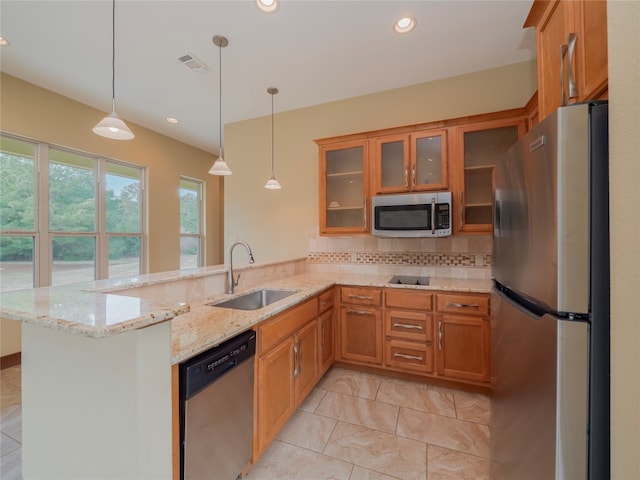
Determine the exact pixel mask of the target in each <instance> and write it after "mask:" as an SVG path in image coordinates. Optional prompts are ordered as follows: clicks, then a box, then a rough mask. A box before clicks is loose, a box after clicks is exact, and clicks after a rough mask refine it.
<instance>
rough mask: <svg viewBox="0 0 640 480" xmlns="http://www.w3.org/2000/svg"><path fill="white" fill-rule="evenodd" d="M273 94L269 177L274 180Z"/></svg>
mask: <svg viewBox="0 0 640 480" xmlns="http://www.w3.org/2000/svg"><path fill="white" fill-rule="evenodd" d="M273 95H274V94H273V93H272V94H271V177H272V178H275V173H274V169H273Z"/></svg>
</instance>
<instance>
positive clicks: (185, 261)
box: [179, 177, 204, 269]
mask: <svg viewBox="0 0 640 480" xmlns="http://www.w3.org/2000/svg"><path fill="white" fill-rule="evenodd" d="M202 184H203V182H202V181H201V180H194V179H191V178H185V177H181V178H180V191H179V192H180V193H179V194H180V269H186V268H196V267H201V266H202V265H203V258H202V242H203V236H202V231H203V228H202V218H203V214H202V205H203V203H204V202H203V201H202Z"/></svg>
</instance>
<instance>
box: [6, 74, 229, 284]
mask: <svg viewBox="0 0 640 480" xmlns="http://www.w3.org/2000/svg"><path fill="white" fill-rule="evenodd" d="M0 93H1V100H2V101H1V102H0V108H1V109H0V120H1V122H2V123H0V128H1V129H2V130H3V131H5V132H10V133H15V134H18V135H22V136H25V137H29V138H32V139H35V140H40V141H43V142H48V143H52V144H55V145H60V146H63V147H69V148H74V149H77V150H81V151H84V152H88V153H93V154H97V155H104V156H106V157H110V158H114V159H118V160H123V161H127V162H131V163H135V164H138V165H143V166H146V167H148V168H147V172H148V184H147V198H148V201H149V209H148V210H149V215H148V219H147V221H148V233H149V251H148V260H149V272H150V273H152V272H162V271H166V270H176V269H178V268H179V266H180V260H179V231H180V218H179V214H180V204H179V201H178V188H179V179H180V175H185V176H188V177H192V178H197V179H200V180H204V181H206V194H205V195H206V198H207V207H208V208H207V218H206V223H207V229H208V230H207V245H206V257H207V264H208V265H215V264H218V263H221V257H220V254H219V252H220V251H221V250H220V249H219V245H218V243H219V241H220V237H221V232H220V230H221V228H220V227H221V222H222V219H221V215H220V214H219V213H218V206H219V205H220V204H221V202H222V189H221V187H220V185H219V179H218V178H217V177H213V176H211V175H208V174H207V170H208V169H209V167H210V166H211V164H212V163H213V160H214V159H215V156H214V155H212V154H210V153H207V152H204V151H202V150H199V149H197V148H194V147H191V146H189V145H186V144H184V143H181V142H178V141H176V140H173V139H171V138H169V137H166V136H164V135H160V134H158V133H155V132H152V131H151V130H147V129H146V128H143V127H140V126H137V125H134V124H132V123H131V122H127V123H128V124H129V126H130V128H131V129H132V130H133V132H134V133H135V134H136V138H135V139H133V140H129V141H114V140H109V139H105V138H102V137H100V136H98V135H95V134H94V133H93V132H92V131H91V128H92V127H93V126H94V125H95V124H96V123H98V122H99V121H100V119H101V118H102V117H104V115H105V112H101V111H99V110H96V109H94V108H91V107H88V106H86V105H83V104H81V103H78V102H76V101H73V100H71V99H69V98H67V97H63V96H61V95H57V94H55V93H53V92H51V91H49V90H45V89H42V88H39V87H37V86H35V85H33V84H30V83H27V82H24V81H22V80H20V79H18V78H16V77H12V76H9V75H6V74H4V73H3V74H2V77H1V83H0ZM125 120H126V119H125Z"/></svg>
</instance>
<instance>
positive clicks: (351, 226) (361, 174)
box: [319, 138, 369, 234]
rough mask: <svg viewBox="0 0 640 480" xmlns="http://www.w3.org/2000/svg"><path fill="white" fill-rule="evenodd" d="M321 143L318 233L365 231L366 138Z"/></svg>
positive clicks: (367, 190) (366, 185)
mask: <svg viewBox="0 0 640 480" xmlns="http://www.w3.org/2000/svg"><path fill="white" fill-rule="evenodd" d="M319 146H320V233H321V234H346V233H367V232H368V231H369V227H368V221H367V220H368V219H367V216H368V211H369V189H368V183H369V182H368V178H369V172H368V141H367V139H365V138H363V139H361V140H352V141H344V142H339V143H331V144H321V143H319Z"/></svg>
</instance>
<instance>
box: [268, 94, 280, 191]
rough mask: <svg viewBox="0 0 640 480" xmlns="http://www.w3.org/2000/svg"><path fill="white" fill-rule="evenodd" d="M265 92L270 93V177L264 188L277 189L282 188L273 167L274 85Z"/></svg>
mask: <svg viewBox="0 0 640 480" xmlns="http://www.w3.org/2000/svg"><path fill="white" fill-rule="evenodd" d="M267 93H268V94H269V95H271V178H269V180H267V183H265V184H264V188H268V189H269V190H279V189H281V188H282V186H281V185H280V183H279V182H278V180H276V174H275V170H274V167H273V96H274V95H276V94H277V93H278V89H277V88H276V87H269V88H267Z"/></svg>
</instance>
